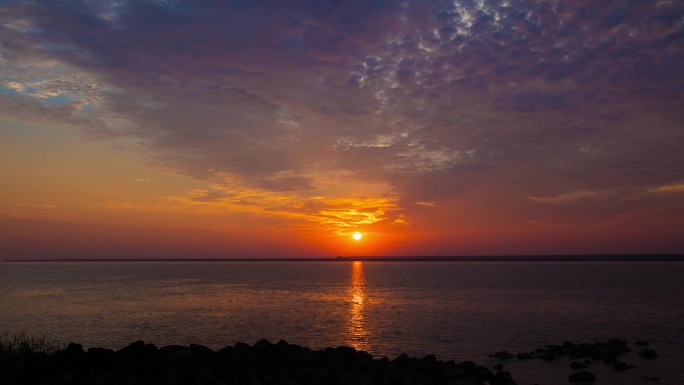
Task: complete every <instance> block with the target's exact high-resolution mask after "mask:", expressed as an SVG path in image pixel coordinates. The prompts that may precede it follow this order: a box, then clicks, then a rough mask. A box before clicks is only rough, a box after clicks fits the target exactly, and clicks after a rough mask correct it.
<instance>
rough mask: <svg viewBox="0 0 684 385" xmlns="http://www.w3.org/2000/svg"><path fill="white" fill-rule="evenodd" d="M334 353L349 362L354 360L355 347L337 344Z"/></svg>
mask: <svg viewBox="0 0 684 385" xmlns="http://www.w3.org/2000/svg"><path fill="white" fill-rule="evenodd" d="M335 355H336V356H337V357H339V359H340V360H342V361H344V362H346V363H351V362H355V361H356V349H354V348H352V347H350V346H339V347H337V348H336V349H335Z"/></svg>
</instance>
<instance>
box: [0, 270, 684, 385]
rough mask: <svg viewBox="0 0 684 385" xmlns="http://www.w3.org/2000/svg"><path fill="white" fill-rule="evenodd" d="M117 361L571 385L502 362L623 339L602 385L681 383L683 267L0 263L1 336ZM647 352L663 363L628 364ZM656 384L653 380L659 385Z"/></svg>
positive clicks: (529, 365) (556, 368) (544, 368)
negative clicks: (357, 353) (283, 347)
mask: <svg viewBox="0 0 684 385" xmlns="http://www.w3.org/2000/svg"><path fill="white" fill-rule="evenodd" d="M21 332H23V333H26V334H27V335H30V336H37V337H46V338H48V339H53V340H58V341H60V342H62V343H68V342H77V343H81V344H83V346H84V348H86V349H87V348H89V347H108V348H111V349H120V348H122V347H124V346H126V345H128V344H129V343H131V342H134V341H136V340H144V341H145V342H148V343H153V344H155V345H157V346H159V347H161V346H164V345H169V344H180V345H189V344H191V343H194V344H203V345H206V346H208V347H210V348H212V349H220V348H222V347H224V346H227V345H233V344H235V343H236V342H245V343H249V344H253V343H255V342H256V341H258V340H260V339H263V338H265V339H268V340H269V341H271V342H273V343H275V342H278V341H279V340H281V339H282V340H285V341H287V342H289V343H294V344H298V345H302V346H307V347H310V348H312V349H322V348H325V347H329V346H332V347H336V346H341V345H347V346H352V347H354V348H356V349H359V350H365V351H367V352H369V353H371V354H372V355H373V356H374V357H375V358H380V357H388V358H389V359H394V358H396V357H397V356H398V355H400V354H401V353H406V354H408V355H409V356H413V357H417V358H421V357H423V356H425V355H429V354H434V355H436V356H437V359H439V360H443V361H446V360H454V361H456V362H460V361H464V360H470V361H473V362H475V363H477V364H479V365H485V366H487V367H490V368H492V367H493V366H494V365H495V364H497V363H501V364H503V366H504V370H507V371H509V372H511V374H512V376H513V378H514V379H515V380H516V381H517V383H518V384H519V385H523V384H540V385H542V384H544V385H560V384H563V385H566V384H568V376H569V375H570V374H572V373H573V372H574V371H575V370H573V369H571V368H570V367H569V364H570V362H571V360H570V359H569V358H560V359H556V360H555V361H551V362H547V361H544V360H541V359H531V360H516V359H511V360H498V359H496V358H494V357H492V355H493V354H494V353H496V352H499V351H504V350H506V351H508V352H511V353H513V354H516V353H520V352H532V351H534V350H535V349H536V348H543V347H544V346H545V345H547V344H556V345H560V344H562V343H563V342H564V341H570V342H573V343H583V342H589V343H593V342H607V341H608V340H609V339H610V338H620V339H623V340H625V341H626V342H627V343H628V344H629V346H630V347H631V348H632V350H633V351H632V352H630V353H625V354H624V355H622V356H620V359H621V360H622V361H624V362H626V363H627V364H632V365H635V366H636V367H635V368H632V369H628V370H625V371H616V370H614V369H613V368H612V366H609V365H606V364H604V363H603V362H593V363H590V364H589V367H588V368H587V369H585V370H588V371H591V372H593V373H595V374H596V376H597V382H596V383H597V384H626V385H631V384H648V383H657V384H673V385H674V384H684V360H683V359H682V358H683V357H684V263H682V262H568V261H566V262H559V261H555V262H545V261H534V262H525V261H511V262H508V261H495V262H482V261H473V262H469V261H431V262H423V261H392V262H389V261H334V260H333V261H239V262H238V261H203V262H192V261H178V262H176V261H166V262H158V261H157V262H151V261H149V262H145V261H137V262H130V261H128V262H0V334H1V335H4V336H11V335H13V334H16V333H21ZM640 340H641V341H647V342H648V348H649V349H654V350H655V351H656V352H657V353H658V358H656V359H652V360H647V359H643V358H641V357H640V356H638V355H637V354H636V352H637V351H638V350H640V349H641V348H643V346H637V345H636V344H635V343H636V342H637V341H640ZM654 377H657V379H658V380H657V381H654V379H653V378H654Z"/></svg>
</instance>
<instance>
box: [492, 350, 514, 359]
mask: <svg viewBox="0 0 684 385" xmlns="http://www.w3.org/2000/svg"><path fill="white" fill-rule="evenodd" d="M494 357H496V358H498V359H500V360H508V359H511V358H514V357H515V356H514V355H513V354H511V353H509V352H507V351H505V350H504V351H501V352H496V353H494Z"/></svg>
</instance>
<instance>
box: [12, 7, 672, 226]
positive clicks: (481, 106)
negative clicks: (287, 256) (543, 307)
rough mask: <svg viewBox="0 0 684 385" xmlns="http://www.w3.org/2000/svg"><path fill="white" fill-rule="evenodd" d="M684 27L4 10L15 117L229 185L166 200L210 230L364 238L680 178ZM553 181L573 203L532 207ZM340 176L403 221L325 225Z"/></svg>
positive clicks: (147, 10) (479, 11) (510, 10)
mask: <svg viewBox="0 0 684 385" xmlns="http://www.w3.org/2000/svg"><path fill="white" fill-rule="evenodd" d="M683 15H684V5H682V4H679V3H678V2H669V3H666V2H657V3H656V2H628V3H625V4H622V5H621V6H619V7H618V6H615V5H614V4H613V3H612V2H610V1H608V0H599V1H588V0H578V1H563V0H561V1H553V2H549V1H526V2H522V3H520V4H516V5H515V6H513V5H511V4H509V3H508V2H501V1H492V2H489V1H487V2H482V1H463V2H453V1H440V0H435V1H418V2H386V1H367V2H357V1H345V2H321V1H314V0H311V1H307V0H297V1H293V2H287V4H285V3H283V2H277V1H264V2H255V3H251V2H193V1H174V2H163V1H121V2H116V3H111V4H110V3H106V2H105V3H102V2H91V1H74V2H66V3H65V2H21V1H18V2H12V3H9V4H5V5H3V6H2V9H1V10H0V20H1V21H2V27H0V39H2V42H3V44H2V46H1V47H0V71H2V73H3V76H4V78H3V87H4V88H3V89H2V90H0V99H2V100H0V101H1V103H0V116H1V117H4V118H8V119H14V120H19V121H25V122H33V123H41V124H50V125H62V126H69V127H77V128H79V129H80V130H82V132H83V133H84V134H85V135H86V136H87V137H88V138H91V139H97V140H110V141H112V140H119V141H120V142H121V143H123V144H125V145H127V146H130V147H133V148H134V149H135V150H136V151H139V152H140V153H141V154H143V157H144V159H145V162H146V163H145V164H146V165H148V166H149V167H152V168H156V169H159V170H164V171H168V172H173V173H176V174H182V175H186V176H188V177H190V178H193V179H195V180H200V181H204V182H206V183H207V184H208V185H210V186H218V187H217V188H216V189H215V190H216V191H209V190H207V192H205V193H204V195H195V196H193V195H191V194H189V195H187V196H183V197H175V200H170V201H169V202H165V203H164V204H165V205H167V206H170V207H174V206H173V205H174V204H177V205H180V206H179V207H183V210H185V209H189V208H190V207H192V210H197V211H198V212H202V213H204V212H223V211H224V210H225V209H224V207H231V209H235V210H238V212H246V211H248V212H250V213H251V214H253V215H262V214H263V215H265V214H264V213H265V211H270V212H274V211H275V212H283V213H289V214H283V215H295V213H291V212H290V211H288V210H290V209H287V210H286V209H285V207H286V204H285V203H284V202H289V203H292V204H294V205H301V208H302V209H303V208H306V207H309V208H310V209H309V211H306V210H305V211H299V212H297V213H296V214H297V215H302V216H303V217H304V218H305V219H304V220H305V221H309V220H312V219H311V218H312V217H315V216H320V218H321V221H328V222H329V223H337V224H339V225H340V226H347V225H349V224H351V223H357V222H359V223H360V222H362V221H363V220H364V219H363V218H370V219H368V220H378V221H384V220H389V219H391V218H390V215H389V214H388V213H390V212H395V211H396V212H398V211H400V210H404V211H403V212H402V215H404V216H405V217H403V218H406V219H403V220H406V221H409V220H411V221H412V222H413V220H412V219H411V215H412V214H413V211H412V210H418V209H420V208H421V207H420V206H428V205H427V204H421V202H423V203H431V202H437V201H439V202H442V201H443V199H447V198H448V199H454V197H458V196H462V195H463V194H465V193H467V192H469V191H475V192H478V191H479V192H482V193H486V192H487V191H488V190H491V189H498V190H500V191H510V190H512V189H513V190H522V191H519V195H520V197H521V198H520V199H521V200H524V199H525V197H529V198H528V200H529V201H531V202H537V203H566V202H575V201H578V200H583V199H600V198H604V197H606V196H607V195H606V194H605V193H601V192H600V191H609V190H611V189H624V188H634V186H644V185H651V186H653V185H663V184H665V183H670V181H672V180H681V178H682V174H681V166H680V165H681V164H684V154H683V153H682V152H681V148H680V147H681V145H680V143H682V140H684V137H682V133H681V121H682V119H684V113H683V112H681V90H682V89H683V88H684V67H682V66H681V63H682V62H683V61H684V51H682V50H681V47H682V43H683V42H684V25H683V23H682V22H681V18H682V16H683ZM578 26H581V28H580V27H578ZM5 89H6V90H5ZM51 98H52V99H51ZM54 98H57V99H54ZM644 170H645V171H646V172H644ZM654 170H655V171H654ZM651 171H653V172H651ZM510 175H519V176H521V177H520V179H522V180H524V182H523V183H519V182H516V181H512V180H511V178H509V176H510ZM550 178H551V179H552V183H559V185H561V186H563V188H564V189H565V190H564V191H575V192H571V193H567V194H561V195H558V196H551V197H536V196H534V194H535V193H536V192H538V191H541V190H540V189H541V188H543V187H544V186H545V185H547V184H548V183H549V179H550ZM328 179H335V182H338V183H346V184H347V185H354V184H358V185H359V186H363V185H365V184H367V183H377V184H383V185H384V186H387V190H391V191H390V193H391V194H390V195H385V196H383V195H381V194H375V195H373V196H371V197H369V199H370V200H369V201H364V202H366V203H367V204H370V202H371V201H372V199H381V200H382V199H389V201H391V202H392V205H390V207H386V206H385V205H386V204H388V203H387V202H384V203H382V202H378V204H379V205H380V207H384V208H381V209H378V210H380V211H377V210H376V211H372V210H371V211H364V210H365V209H364V210H361V211H358V216H357V217H354V218H353V219H352V216H347V217H344V218H346V219H344V218H342V219H340V214H339V213H337V211H336V210H335V209H333V208H331V207H328V208H327V209H325V208H320V209H315V210H314V209H313V208H311V207H317V206H316V204H320V202H319V201H316V200H313V198H312V197H314V196H322V197H323V201H324V202H327V203H326V205H331V206H333V207H334V206H335V204H334V203H333V202H335V199H338V198H340V197H339V196H338V195H334V194H330V193H328V192H325V194H324V193H323V191H322V189H321V187H320V186H321V185H323V184H324V183H322V182H321V181H323V180H328ZM583 189H587V190H583ZM362 195H363V194H360V193H349V196H352V197H358V196H362ZM388 197H390V198H388ZM371 198H372V199H371ZM170 202H172V203H170ZM302 202H303V203H302ZM415 202H418V203H415ZM414 203H415V204H414ZM364 205H365V204H364ZM114 206H116V205H114ZM352 206H353V205H352ZM352 206H345V205H343V208H341V212H342V213H347V214H348V213H349V210H352V208H351V207H352ZM364 207H366V206H364ZM390 208H391V209H390ZM179 209H180V208H179ZM240 210H242V211H240ZM281 210H282V211H281ZM345 210H347V211H345ZM295 211H296V210H295ZM381 212H382V213H381ZM336 213H337V214H336ZM347 214H345V215H347ZM349 215H351V214H349ZM392 215H395V214H392ZM386 218H389V219H386ZM394 220H398V217H396V215H395V216H394Z"/></svg>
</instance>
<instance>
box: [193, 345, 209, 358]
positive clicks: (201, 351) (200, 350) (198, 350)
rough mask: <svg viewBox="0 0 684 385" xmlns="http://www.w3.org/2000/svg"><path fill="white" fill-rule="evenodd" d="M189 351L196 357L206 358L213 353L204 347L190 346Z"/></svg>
mask: <svg viewBox="0 0 684 385" xmlns="http://www.w3.org/2000/svg"><path fill="white" fill-rule="evenodd" d="M190 350H191V351H192V353H193V354H194V355H195V356H196V357H208V356H211V355H213V354H214V351H213V350H211V349H209V348H208V347H206V346H204V345H198V344H190Z"/></svg>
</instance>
